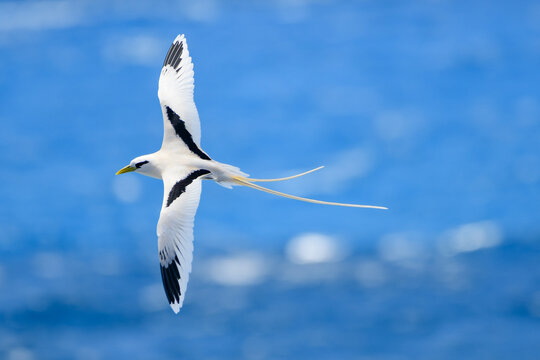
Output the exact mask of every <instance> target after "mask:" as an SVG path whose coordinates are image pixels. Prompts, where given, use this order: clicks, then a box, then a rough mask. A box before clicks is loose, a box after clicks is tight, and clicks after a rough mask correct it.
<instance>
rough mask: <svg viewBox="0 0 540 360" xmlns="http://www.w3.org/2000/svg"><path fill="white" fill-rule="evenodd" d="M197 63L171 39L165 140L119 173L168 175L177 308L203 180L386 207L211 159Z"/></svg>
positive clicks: (165, 243) (164, 94)
mask: <svg viewBox="0 0 540 360" xmlns="http://www.w3.org/2000/svg"><path fill="white" fill-rule="evenodd" d="M193 87H194V82H193V63H192V62H191V57H190V56H189V52H188V48H187V43H186V38H185V37H184V35H179V36H178V37H177V38H176V39H175V40H174V42H173V43H172V45H171V47H170V48H169V51H168V52H167V56H165V61H164V62H163V68H162V69H161V75H160V77H159V89H158V97H159V102H160V103H161V110H162V112H163V127H164V133H163V143H162V145H161V149H159V151H157V152H155V153H153V154H149V155H143V156H139V157H137V158H135V159H133V160H131V162H130V164H129V165H128V166H126V167H124V168H122V169H121V170H119V171H118V172H117V173H116V175H119V174H123V173H127V172H131V171H135V172H138V173H140V174H143V175H147V176H151V177H154V178H157V179H162V180H163V186H164V196H163V205H162V208H161V214H160V217H159V221H158V225H157V235H158V250H159V262H160V266H161V278H162V280H163V287H164V288H165V293H166V295H167V299H168V300H169V304H170V305H171V307H172V309H173V311H174V312H175V313H178V311H180V307H182V303H183V301H184V296H185V293H186V287H187V282H188V278H189V273H190V272H191V261H192V258H193V220H194V218H195V212H196V211H197V207H198V206H199V198H200V195H201V180H203V179H211V180H214V181H216V182H217V183H218V184H220V185H222V186H225V187H227V188H231V187H232V185H243V186H248V187H251V188H253V189H257V190H261V191H265V192H268V193H270V194H274V195H279V196H284V197H287V198H291V199H296V200H301V201H307V202H312V203H316V204H326V205H338V206H349V207H361V208H375V209H386V208H385V207H382V206H370V205H356V204H342V203H335V202H327V201H320V200H313V199H306V198H302V197H298V196H294V195H289V194H284V193H281V192H278V191H275V190H270V189H267V188H264V187H262V186H259V185H256V184H254V182H264V181H282V180H289V179H293V178H296V177H299V176H302V175H306V174H308V173H311V172H313V171H316V170H319V169H321V168H322V166H321V167H318V168H316V169H313V170H309V171H306V172H304V173H301V174H297V175H293V176H289V177H286V178H280V179H253V178H250V177H249V175H247V174H245V173H243V172H242V171H240V169H238V168H237V167H235V166H231V165H227V164H223V163H220V162H217V161H215V160H212V159H211V158H210V156H208V154H206V153H205V152H204V151H203V150H202V149H201V146H200V142H201V127H200V122H199V114H198V113H197V108H196V107H195V102H194V101H193Z"/></svg>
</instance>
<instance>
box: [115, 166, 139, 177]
mask: <svg viewBox="0 0 540 360" xmlns="http://www.w3.org/2000/svg"><path fill="white" fill-rule="evenodd" d="M135 170H137V168H136V167H133V166H130V165H128V166H126V167H123V168H121V169H120V170H118V172H117V173H116V175H120V174H124V173H127V172H132V171H135Z"/></svg>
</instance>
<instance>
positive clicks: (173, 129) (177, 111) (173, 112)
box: [158, 35, 210, 160]
mask: <svg viewBox="0 0 540 360" xmlns="http://www.w3.org/2000/svg"><path fill="white" fill-rule="evenodd" d="M193 88H194V82H193V63H192V62H191V57H190V56H189V51H188V48H187V43H186V38H185V37H184V35H178V36H177V37H176V39H175V40H174V42H173V43H172V45H171V47H170V48H169V51H168V52H167V55H166V56H165V60H164V61H163V68H162V69H161V75H160V77H159V89H158V97H159V102H160V103H161V110H162V112H163V123H164V133H163V144H162V148H169V147H174V148H176V149H182V150H184V151H185V152H186V153H193V154H195V155H197V156H199V157H200V158H203V159H206V160H210V157H209V156H208V155H207V154H205V153H204V152H203V151H202V150H201V148H200V143H201V124H200V122H199V113H198V112H197V108H196V107H195V102H194V101H193Z"/></svg>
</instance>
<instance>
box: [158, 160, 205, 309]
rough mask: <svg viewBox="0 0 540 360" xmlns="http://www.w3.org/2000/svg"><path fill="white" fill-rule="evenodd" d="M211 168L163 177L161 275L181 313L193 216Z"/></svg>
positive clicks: (191, 242) (168, 297)
mask: <svg viewBox="0 0 540 360" xmlns="http://www.w3.org/2000/svg"><path fill="white" fill-rule="evenodd" d="M208 173H209V171H208V170H194V171H192V170H185V171H184V172H183V173H176V174H175V175H170V174H169V175H166V176H164V177H163V184H164V188H165V193H164V196H163V207H162V209H161V214H160V217H159V221H158V225H157V235H158V250H159V263H160V266H161V278H162V280H163V287H164V288H165V294H166V295H167V300H168V301H169V304H170V305H171V307H172V309H173V311H174V312H175V313H178V311H180V308H181V307H182V303H183V302H184V296H185V293H186V288H187V283H188V279H189V273H190V272H191V261H192V259H193V220H194V218H195V213H196V212H197V207H198V206H199V199H200V195H201V180H200V178H201V177H202V176H204V175H206V174H208Z"/></svg>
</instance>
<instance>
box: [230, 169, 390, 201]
mask: <svg viewBox="0 0 540 360" xmlns="http://www.w3.org/2000/svg"><path fill="white" fill-rule="evenodd" d="M317 169H319V168H317ZM317 169H314V170H310V171H309V172H312V171H315V170H317ZM301 175H302V174H300V175H298V176H301ZM233 179H234V181H235V182H236V183H237V184H238V185H243V186H247V187H250V188H252V189H255V190H259V191H264V192H267V193H269V194H273V195H277V196H283V197H286V198H289V199H294V200H300V201H305V202H309V203H314V204H323V205H334V206H347V207H355V208H369V209H382V210H388V208H387V207H384V206H373V205H357V204H343V203H337V202H330V201H321V200H315V199H308V198H303V197H300V196H295V195H290V194H285V193H282V192H279V191H276V190H271V189H267V188H265V187H262V186H259V185H255V184H252V183H251V182H249V181H248V180H247V179H246V178H243V177H240V176H234V177H233ZM285 179H286V178H285ZM250 180H251V179H250Z"/></svg>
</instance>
